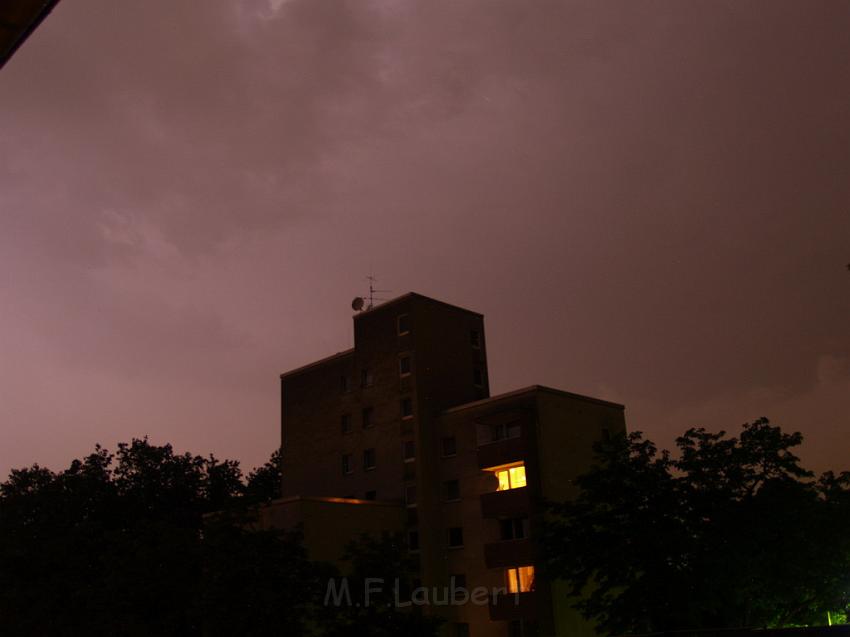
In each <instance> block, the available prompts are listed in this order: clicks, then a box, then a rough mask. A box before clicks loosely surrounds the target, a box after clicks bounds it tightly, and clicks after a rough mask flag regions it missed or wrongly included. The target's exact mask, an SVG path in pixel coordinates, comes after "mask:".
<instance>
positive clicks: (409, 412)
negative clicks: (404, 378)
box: [401, 398, 413, 418]
mask: <svg viewBox="0 0 850 637" xmlns="http://www.w3.org/2000/svg"><path fill="white" fill-rule="evenodd" d="M401 417H402V418H413V399H412V398H402V399H401Z"/></svg>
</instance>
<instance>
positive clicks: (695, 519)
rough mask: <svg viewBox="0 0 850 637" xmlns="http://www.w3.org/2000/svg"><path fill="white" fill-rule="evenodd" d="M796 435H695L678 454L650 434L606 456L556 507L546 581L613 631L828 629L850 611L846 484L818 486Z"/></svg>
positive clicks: (840, 480) (615, 444)
mask: <svg viewBox="0 0 850 637" xmlns="http://www.w3.org/2000/svg"><path fill="white" fill-rule="evenodd" d="M801 442H802V436H801V435H800V434H799V433H792V434H787V433H784V432H782V430H781V429H780V428H779V427H776V426H773V425H771V424H770V423H769V422H768V420H767V419H760V420H758V421H756V422H753V423H751V424H747V425H744V427H743V429H742V431H741V433H740V435H739V436H737V437H734V436H728V435H726V433H725V432H720V433H711V432H708V431H706V430H705V429H701V428H700V429H690V430H688V431H687V432H685V434H684V435H683V436H682V437H680V438H678V439H677V441H676V445H677V447H678V450H679V454H678V456H677V457H676V458H673V457H672V456H671V455H670V454H669V453H668V452H666V451H661V452H659V451H658V449H657V448H656V446H655V445H654V444H653V443H652V442H650V441H649V440H645V439H644V438H643V436H642V435H641V434H640V433H633V434H631V435H629V436H628V437H626V436H621V437H619V438H614V439H612V440H611V441H608V442H605V443H600V444H599V445H598V446H597V453H598V460H599V462H598V463H597V465H596V466H595V467H594V468H593V469H592V470H591V471H589V472H588V473H587V474H585V475H584V476H582V477H581V478H580V479H579V480H578V486H579V487H580V489H581V491H580V495H579V496H578V497H577V498H576V499H575V500H574V501H570V502H564V503H557V504H553V505H552V506H551V509H550V513H551V515H550V518H549V522H548V525H547V526H548V528H547V530H546V533H545V537H544V544H545V545H546V549H547V550H546V553H547V555H548V556H549V558H548V563H547V565H546V570H547V571H548V574H549V576H550V577H560V578H563V579H565V580H567V581H568V582H569V583H570V584H571V588H572V595H573V596H574V598H575V602H576V606H577V607H578V608H579V609H580V610H581V611H582V613H583V614H584V615H585V616H586V617H587V618H590V619H593V620H595V621H596V622H597V624H598V626H599V628H600V630H602V631H605V632H608V633H614V634H617V633H628V632H651V631H660V630H674V629H696V628H732V627H741V626H789V625H802V624H821V623H823V622H824V621H825V619H826V613H827V611H837V610H843V609H845V608H846V607H847V605H848V602H850V474H848V473H844V474H841V475H839V476H835V475H833V474H830V473H828V474H825V475H824V476H822V477H821V478H820V479H819V480H814V479H813V478H812V474H811V473H810V472H809V471H806V470H805V469H803V468H802V467H801V466H800V464H799V459H798V458H797V457H796V456H795V455H794V454H793V453H792V451H791V450H792V449H793V448H794V447H796V446H798V445H799V444H800V443H801Z"/></svg>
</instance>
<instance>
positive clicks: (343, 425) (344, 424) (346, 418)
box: [339, 414, 351, 434]
mask: <svg viewBox="0 0 850 637" xmlns="http://www.w3.org/2000/svg"><path fill="white" fill-rule="evenodd" d="M339 425H340V429H342V433H344V434H347V433H351V416H350V415H348V414H343V415H342V416H340V418H339Z"/></svg>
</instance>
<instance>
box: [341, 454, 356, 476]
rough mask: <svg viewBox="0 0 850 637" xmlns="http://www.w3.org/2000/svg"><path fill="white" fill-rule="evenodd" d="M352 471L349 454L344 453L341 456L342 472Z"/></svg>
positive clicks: (352, 466)
mask: <svg viewBox="0 0 850 637" xmlns="http://www.w3.org/2000/svg"><path fill="white" fill-rule="evenodd" d="M352 471H354V463H352V461H351V454H350V453H345V454H343V455H342V472H343V473H351V472H352Z"/></svg>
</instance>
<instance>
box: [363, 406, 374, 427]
mask: <svg viewBox="0 0 850 637" xmlns="http://www.w3.org/2000/svg"><path fill="white" fill-rule="evenodd" d="M362 417H363V429H367V428H369V427H371V426H372V425H374V424H375V423H373V422H372V408H371V407H364V408H363V413H362Z"/></svg>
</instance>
